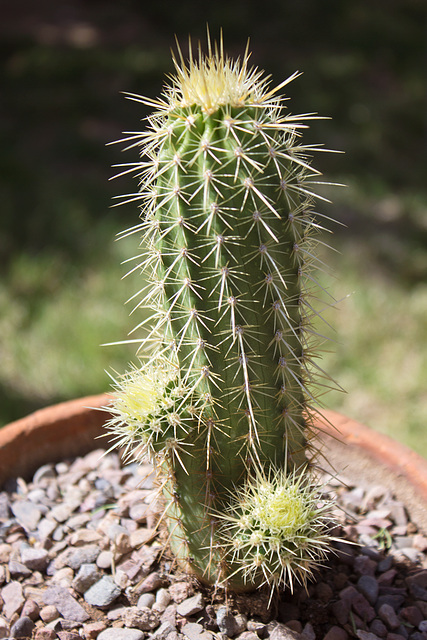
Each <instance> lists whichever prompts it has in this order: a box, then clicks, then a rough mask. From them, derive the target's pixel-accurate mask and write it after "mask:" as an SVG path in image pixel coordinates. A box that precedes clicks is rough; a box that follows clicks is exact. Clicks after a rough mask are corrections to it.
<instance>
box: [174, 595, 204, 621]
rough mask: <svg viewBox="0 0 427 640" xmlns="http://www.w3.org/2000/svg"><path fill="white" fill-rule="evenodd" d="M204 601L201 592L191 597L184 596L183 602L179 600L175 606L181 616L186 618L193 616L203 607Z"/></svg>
mask: <svg viewBox="0 0 427 640" xmlns="http://www.w3.org/2000/svg"><path fill="white" fill-rule="evenodd" d="M204 606H205V602H204V600H203V595H202V594H201V593H196V595H194V596H191V598H186V599H185V600H184V601H183V602H181V603H180V604H179V605H178V606H177V609H176V610H177V612H178V613H179V615H180V616H182V617H183V618H188V617H190V616H194V615H195V614H196V613H199V612H200V611H202V609H204Z"/></svg>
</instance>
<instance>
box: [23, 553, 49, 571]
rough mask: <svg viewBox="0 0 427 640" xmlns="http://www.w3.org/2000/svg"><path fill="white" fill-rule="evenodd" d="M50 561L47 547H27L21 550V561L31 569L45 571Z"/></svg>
mask: <svg viewBox="0 0 427 640" xmlns="http://www.w3.org/2000/svg"><path fill="white" fill-rule="evenodd" d="M48 561H49V554H48V552H47V551H46V549H35V548H34V547H25V548H24V549H22V550H21V562H22V564H25V566H26V567H27V568H28V569H30V570H31V571H44V570H45V569H46V567H47V563H48Z"/></svg>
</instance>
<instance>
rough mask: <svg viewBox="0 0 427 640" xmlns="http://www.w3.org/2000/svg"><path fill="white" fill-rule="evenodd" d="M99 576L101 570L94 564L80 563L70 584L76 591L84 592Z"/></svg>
mask: <svg viewBox="0 0 427 640" xmlns="http://www.w3.org/2000/svg"><path fill="white" fill-rule="evenodd" d="M100 578H101V572H100V571H99V569H98V567H97V566H96V564H93V563H92V564H91V563H89V564H82V566H81V567H80V569H79V571H78V573H77V575H76V577H75V578H74V580H73V582H72V583H71V586H72V587H73V589H74V590H75V591H77V593H85V591H87V590H88V589H89V588H90V587H91V586H92V585H93V584H95V582H98V580H100Z"/></svg>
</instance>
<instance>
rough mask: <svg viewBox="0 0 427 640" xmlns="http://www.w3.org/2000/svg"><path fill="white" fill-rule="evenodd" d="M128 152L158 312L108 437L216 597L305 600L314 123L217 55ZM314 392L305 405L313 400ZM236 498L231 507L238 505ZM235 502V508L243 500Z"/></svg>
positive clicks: (311, 559)
mask: <svg viewBox="0 0 427 640" xmlns="http://www.w3.org/2000/svg"><path fill="white" fill-rule="evenodd" d="M175 67H176V75H175V77H174V78H172V84H171V86H169V87H168V88H167V89H166V92H165V94H164V97H163V98H162V99H161V100H159V101H151V100H148V99H145V98H142V97H140V96H135V95H130V96H129V97H130V98H131V99H133V100H136V101H139V102H142V103H144V104H149V105H150V106H154V107H155V108H156V112H155V113H154V114H153V115H152V116H150V117H149V118H148V125H149V126H148V130H147V131H146V132H144V133H134V134H130V135H129V138H128V139H127V140H131V141H132V145H135V146H140V148H141V155H142V156H144V158H145V159H144V160H143V161H141V162H139V163H137V164H135V165H131V169H130V170H131V171H135V172H137V174H138V175H139V177H140V192H139V193H138V194H131V195H130V196H129V197H128V200H129V199H130V200H136V201H139V202H140V203H141V208H142V220H143V222H142V223H141V225H139V227H137V228H136V230H139V231H141V232H142V235H143V241H142V246H143V247H144V259H143V261H142V263H141V265H140V266H141V267H142V268H143V273H144V277H145V278H146V281H147V286H146V289H145V290H144V291H143V293H142V294H141V295H142V299H141V301H140V302H139V305H138V306H145V307H148V308H149V309H151V311H152V314H151V318H150V322H151V324H150V328H149V330H148V332H146V336H145V337H144V339H143V340H142V341H141V347H140V350H139V354H143V356H144V358H145V360H146V362H145V363H144V364H143V365H142V367H141V370H135V371H133V372H131V373H130V374H128V375H127V376H126V377H125V378H124V379H123V381H122V382H119V384H118V387H119V388H118V392H117V396H116V401H115V404H114V406H113V414H114V415H113V418H112V420H111V422H110V424H109V429H110V431H113V432H114V433H115V434H116V437H117V442H118V444H120V445H124V446H125V448H126V451H127V452H130V453H132V454H133V455H134V456H138V455H148V456H149V458H150V459H151V460H152V461H153V463H154V464H155V465H156V468H157V469H158V470H159V474H160V475H161V476H162V480H161V486H162V491H163V495H164V498H165V502H166V515H167V520H168V523H169V525H168V526H169V531H170V536H169V539H170V545H171V547H172V550H173V551H174V553H175V554H176V555H177V557H178V558H180V559H181V561H182V562H183V563H185V564H187V565H188V566H190V567H191V568H192V570H193V571H194V572H195V573H196V574H197V575H198V576H199V577H201V578H203V579H204V580H206V581H208V582H211V583H213V582H216V583H224V584H225V583H226V584H229V585H231V586H232V587H233V588H245V587H256V586H258V585H260V584H262V583H264V582H267V583H269V584H271V585H273V586H274V585H280V584H282V585H283V584H285V583H290V584H291V586H292V581H293V579H296V580H299V581H300V582H305V580H306V578H307V577H308V576H309V575H310V573H311V569H312V567H313V566H315V564H316V562H318V561H320V560H321V559H322V558H323V557H324V555H325V553H326V549H327V539H328V537H327V532H326V529H325V522H324V512H323V507H322V508H320V510H319V509H318V508H317V507H316V503H317V500H318V498H317V491H316V489H313V487H312V476H311V473H310V470H309V468H308V467H309V465H308V462H307V456H306V451H307V448H308V447H309V440H310V435H311V434H310V421H309V419H308V412H307V410H308V409H309V408H310V405H311V402H312V401H313V389H315V388H316V385H320V386H323V384H324V383H323V381H322V378H323V377H324V374H323V372H322V371H321V369H320V368H319V367H318V366H317V365H316V364H315V363H313V360H312V354H313V347H314V346H315V344H314V342H315V340H316V333H315V331H314V330H313V328H312V319H313V317H314V316H315V315H316V311H315V309H314V307H313V304H312V297H313V295H314V293H313V289H315V288H316V282H315V280H314V278H313V276H312V274H311V269H312V267H313V266H316V262H318V258H317V257H316V251H315V249H316V243H317V242H318V240H316V238H315V236H316V233H317V232H318V230H319V228H320V225H319V222H318V221H317V219H316V216H315V214H314V212H313V210H312V204H313V200H314V197H315V196H314V194H313V193H312V191H311V186H310V182H311V181H312V179H313V178H314V177H317V175H318V172H317V171H316V170H314V169H313V168H312V167H311V165H310V155H309V154H310V152H311V151H312V149H313V148H312V147H305V146H303V145H302V144H301V142H300V134H299V131H300V129H301V128H303V127H304V126H305V125H304V121H305V120H307V119H308V118H309V117H310V116H291V115H288V114H287V113H286V112H285V109H284V106H283V98H282V97H280V95H279V92H280V90H281V89H282V88H283V87H284V86H285V85H286V84H287V83H288V82H290V81H291V80H292V79H293V78H294V77H295V76H296V74H294V76H292V77H290V78H288V80H286V81H285V82H283V83H282V84H281V85H279V86H278V87H276V88H275V89H273V90H270V89H269V88H268V83H267V81H266V80H264V79H263V78H262V74H261V73H259V72H258V71H257V70H256V69H249V68H248V55H245V57H244V59H243V61H242V62H241V63H240V62H239V61H237V62H234V63H233V62H232V61H230V59H229V58H228V57H226V56H225V55H224V53H223V50H222V43H221V46H220V49H219V50H218V48H217V47H215V50H214V51H212V50H211V47H210V43H209V51H208V55H207V56H206V57H204V56H203V55H202V54H201V53H200V52H199V57H198V60H197V61H194V60H193V59H192V56H191V52H190V60H189V62H188V63H187V64H186V63H185V62H184V60H183V59H182V56H181V58H180V61H179V62H177V61H175ZM309 388H310V390H309ZM233 494H234V497H233ZM236 494H237V498H236Z"/></svg>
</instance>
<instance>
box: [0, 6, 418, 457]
mask: <svg viewBox="0 0 427 640" xmlns="http://www.w3.org/2000/svg"><path fill="white" fill-rule="evenodd" d="M1 4H2V10H1V14H2V19H1V22H0V48H1V54H2V55H1V61H2V62H1V64H2V68H1V74H2V78H1V94H2V96H1V98H0V126H1V141H0V166H1V170H0V202H1V210H0V211H1V213H0V264H1V279H0V424H5V423H6V422H8V421H11V420H14V419H17V418H19V417H22V416H24V415H25V414H27V413H28V412H30V411H32V410H34V409H37V408H40V407H42V406H45V405H47V404H51V403H54V402H57V401H61V400H66V399H69V398H73V397H77V396H79V395H86V394H91V393H97V392H102V391H105V390H107V389H108V387H109V384H110V381H109V377H108V374H107V373H106V371H111V370H117V371H119V372H123V371H124V370H125V368H126V366H127V362H128V361H129V360H131V359H132V358H133V354H134V349H133V348H132V347H129V346H115V347H101V346H100V345H101V344H102V343H108V342H112V341H115V340H123V339H125V338H126V336H127V333H128V332H129V330H130V329H131V328H132V327H133V326H134V325H135V324H137V322H138V321H140V319H141V318H140V316H138V317H137V316H136V315H135V316H133V317H131V318H129V311H130V309H131V305H128V306H127V307H126V306H125V304H124V303H125V301H126V299H127V298H128V297H130V296H131V295H132V294H133V293H135V292H136V291H137V290H138V289H139V288H140V283H138V282H137V280H136V279H135V278H132V277H129V278H126V279H124V280H121V278H122V277H123V275H124V274H125V273H126V271H127V269H126V265H123V264H121V263H122V261H123V260H125V259H126V258H129V257H131V256H132V255H134V253H135V252H136V251H137V243H138V239H137V238H136V237H130V238H128V239H126V240H121V241H119V242H115V235H116V234H117V233H118V232H119V231H120V230H123V229H125V228H126V227H128V226H132V225H135V224H137V223H138V210H137V208H136V207H135V206H132V205H129V206H122V207H118V208H112V207H111V204H112V202H113V200H112V198H113V196H114V195H117V194H123V193H129V192H132V191H133V190H135V188H136V184H135V183H134V181H133V180H132V179H131V178H130V177H124V178H120V179H118V180H115V181H112V182H111V181H109V180H108V179H109V177H110V176H111V175H113V174H114V170H113V169H111V165H114V164H116V163H120V162H132V161H136V152H135V150H133V152H127V153H125V154H123V153H122V152H121V150H120V146H119V145H113V146H106V145H107V143H108V142H110V141H113V140H115V139H118V138H120V136H121V131H123V130H125V131H132V130H134V131H137V130H140V128H141V127H144V126H145V125H144V123H141V122H140V120H141V119H143V118H144V117H145V116H146V115H147V112H146V111H145V110H144V108H142V105H139V104H136V103H133V102H130V101H127V100H125V99H124V96H123V94H122V92H125V91H129V92H136V93H140V94H143V95H147V96H150V97H152V98H154V97H156V96H157V95H159V93H160V92H161V90H162V86H163V84H164V81H165V74H167V73H170V72H171V71H172V64H171V59H170V48H171V47H174V46H175V34H176V36H177V37H178V39H179V41H180V43H181V44H182V48H183V50H184V51H185V50H186V48H187V47H186V42H187V38H188V34H191V35H192V37H193V39H194V40H196V41H197V40H198V39H201V41H202V42H203V43H204V42H205V33H206V23H207V22H208V23H209V25H210V30H211V34H212V36H213V37H217V36H218V34H219V30H220V28H221V27H222V28H223V31H224V41H225V46H226V50H227V52H228V53H229V54H230V55H232V56H238V55H242V53H243V52H244V49H245V46H246V42H247V38H248V37H250V40H251V49H252V52H253V53H252V58H251V60H252V63H253V64H254V65H256V66H258V67H260V68H262V69H265V70H266V72H267V73H268V74H271V76H272V82H274V83H279V82H281V81H282V80H283V79H284V78H286V77H287V76H289V75H290V74H291V73H293V72H294V71H295V70H299V71H302V72H303V75H302V76H301V77H300V78H298V79H297V80H296V81H295V82H293V83H292V84H291V85H289V86H288V87H287V90H288V95H289V96H290V102H289V103H288V106H289V110H290V111H291V112H292V113H298V112H318V113H319V114H320V115H325V116H331V117H332V119H331V120H319V121H318V122H313V124H312V126H311V128H310V130H309V131H308V132H307V133H306V135H305V141H306V142H307V143H318V142H321V143H324V144H325V146H326V147H328V148H332V149H339V150H342V151H344V152H345V154H317V155H318V157H316V158H315V161H314V163H315V166H316V167H317V168H319V169H320V170H321V171H322V173H323V174H324V177H325V180H326V181H328V182H339V183H345V184H346V185H347V187H346V188H338V187H321V192H322V195H324V196H326V197H330V198H331V200H332V201H333V204H332V205H325V204H321V206H320V209H319V210H320V211H321V212H322V213H325V214H326V215H329V216H332V217H334V218H336V219H337V220H339V221H340V222H342V223H343V224H344V225H346V226H338V225H332V224H331V225H330V227H331V229H332V230H333V231H334V235H333V236H331V238H330V242H331V243H332V244H333V246H334V247H335V248H336V249H337V250H338V251H339V253H335V252H329V253H328V257H327V260H328V261H329V263H330V264H331V270H332V276H327V275H323V274H322V275H321V278H322V282H323V284H324V285H325V286H327V287H328V288H329V290H330V291H331V293H332V294H333V295H334V297H335V298H336V299H337V300H338V301H339V302H338V304H337V305H336V306H335V308H334V309H331V310H328V311H327V312H326V317H327V320H328V322H330V323H331V324H332V325H333V327H334V329H335V330H334V331H332V330H331V329H330V328H329V327H327V326H325V327H319V330H321V331H322V332H323V333H325V334H327V335H328V337H330V338H331V342H330V343H329V345H327V346H326V349H327V350H328V352H326V353H325V354H324V355H323V362H321V363H320V364H321V366H322V367H323V368H325V369H326V370H327V371H328V372H329V373H330V374H331V375H332V376H333V377H334V378H335V379H336V380H337V381H338V382H339V383H340V385H341V386H343V387H344V389H345V390H346V393H345V394H344V393H335V392H334V393H331V394H329V395H328V397H327V398H325V405H326V406H328V407H330V408H335V409H337V410H339V411H342V412H344V413H346V414H348V415H349V416H351V417H353V418H355V419H356V420H358V421H360V422H363V423H365V424H367V425H369V426H371V427H373V428H374V429H377V430H379V431H382V432H385V433H388V434H390V435H392V436H393V437H395V438H396V439H398V440H401V441H403V442H405V443H407V444H408V445H409V446H412V447H413V448H415V449H416V450H417V451H419V452H421V453H422V454H423V455H425V456H427V437H426V432H427V180H426V155H427V99H426V82H427V5H426V3H425V0H376V1H375V2H372V1H371V0H370V1H366V0H359V1H358V2H346V1H344V0H328V2H320V1H319V0H264V1H263V2H257V3H255V2H254V1H253V0H227V1H226V0H217V1H216V2H215V3H210V4H207V3H198V8H197V9H196V8H195V6H196V4H195V3H193V2H190V1H186V0H184V1H183V2H180V3H178V2H162V1H161V0H159V1H157V2H151V3H148V2H143V1H141V0H140V1H137V0H121V1H120V2H117V0H70V1H67V0H59V1H58V0H38V1H37V2H33V1H32V0H14V1H13V2H4V1H3V2H2V3H1ZM326 240H328V238H326Z"/></svg>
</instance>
